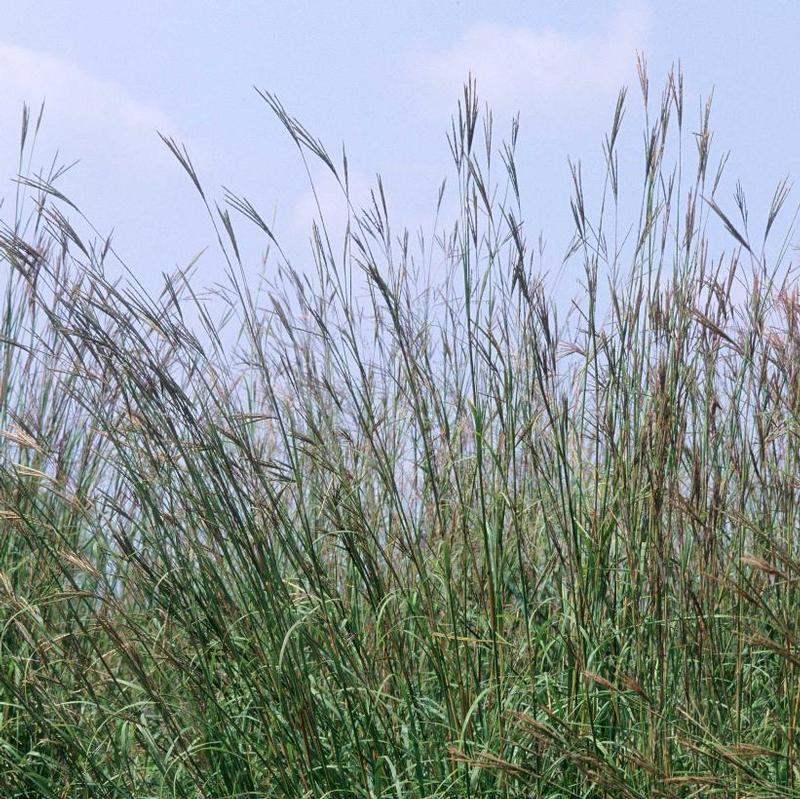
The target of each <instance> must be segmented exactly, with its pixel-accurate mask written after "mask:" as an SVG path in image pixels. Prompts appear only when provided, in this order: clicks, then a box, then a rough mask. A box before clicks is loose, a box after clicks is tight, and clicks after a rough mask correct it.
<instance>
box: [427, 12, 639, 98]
mask: <svg viewBox="0 0 800 799" xmlns="http://www.w3.org/2000/svg"><path fill="white" fill-rule="evenodd" d="M648 28H649V14H648V9H647V6H646V4H645V3H644V2H643V1H642V0H633V1H632V2H628V3H625V4H624V5H622V6H621V7H620V8H619V9H618V10H617V12H616V13H615V15H614V16H613V17H611V19H610V20H609V24H608V27H607V28H606V29H605V30H603V31H602V32H599V33H597V34H574V35H573V34H566V33H562V32H559V31H556V30H552V29H548V28H543V29H537V28H534V27H521V26H513V25H502V24H496V23H484V24H478V25H472V26H470V27H468V28H467V29H466V30H465V31H464V33H463V34H462V36H461V37H460V38H459V39H458V40H457V41H456V42H455V43H454V44H453V45H451V46H449V47H447V48H444V49H441V50H438V51H435V52H427V53H423V54H422V55H417V56H416V57H415V58H414V62H413V66H412V71H413V72H414V73H415V74H416V76H417V78H418V79H419V83H420V85H421V86H423V87H427V88H428V90H433V92H435V93H437V94H440V95H443V94H445V93H446V97H447V99H448V101H449V100H451V99H452V98H453V97H454V96H456V93H457V92H458V91H459V89H460V87H461V86H462V85H463V83H464V81H465V80H466V78H467V75H468V73H470V72H471V73H472V74H473V75H474V76H475V77H476V79H477V81H478V90H479V92H480V93H481V96H482V97H484V98H485V99H486V100H488V101H489V103H490V104H491V105H492V106H493V107H494V108H495V109H496V110H501V111H504V112H506V111H511V112H513V111H516V110H518V109H519V108H520V107H523V106H525V105H527V104H528V103H531V102H537V101H538V102H539V103H541V104H542V105H544V104H545V103H548V104H556V105H558V106H560V107H564V106H575V107H578V106H582V105H583V104H584V103H586V102H587V101H590V102H596V103H600V104H602V105H603V106H605V105H607V98H608V96H609V95H610V94H613V93H615V92H616V91H617V89H619V87H620V85H621V84H623V83H625V82H628V81H629V79H630V78H631V76H632V74H633V68H634V63H635V51H636V50H642V49H645V47H646V42H647V36H648Z"/></svg>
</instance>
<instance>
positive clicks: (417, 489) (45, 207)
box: [0, 65, 800, 799]
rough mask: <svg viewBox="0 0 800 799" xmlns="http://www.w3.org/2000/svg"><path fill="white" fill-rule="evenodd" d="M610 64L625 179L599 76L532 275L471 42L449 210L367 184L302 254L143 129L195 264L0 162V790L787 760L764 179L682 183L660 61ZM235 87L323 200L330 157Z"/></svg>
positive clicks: (233, 793) (703, 123) (779, 769)
mask: <svg viewBox="0 0 800 799" xmlns="http://www.w3.org/2000/svg"><path fill="white" fill-rule="evenodd" d="M640 80H641V91H642V96H643V101H644V107H645V109H646V133H645V138H644V142H645V160H644V175H643V178H642V182H641V185H640V189H639V191H640V199H641V204H640V210H639V215H638V219H636V218H634V219H629V218H627V217H625V216H624V213H623V204H622V201H621V196H620V191H621V190H620V185H621V181H620V173H619V167H618V164H619V159H618V147H619V146H620V145H619V142H620V139H619V134H620V129H621V126H622V120H623V116H624V112H625V107H626V102H627V98H626V95H625V93H624V92H623V93H622V94H621V95H620V98H619V103H618V105H617V107H616V109H615V113H614V117H613V123H612V128H611V131H610V133H609V135H608V137H607V139H606V141H605V145H604V155H605V159H604V163H605V165H604V170H605V176H606V178H605V182H604V184H603V190H602V195H601V196H600V197H599V198H596V199H595V200H594V201H592V200H590V199H589V198H588V196H587V193H586V192H585V191H584V188H583V185H582V177H581V170H580V168H579V167H577V166H575V168H574V169H573V177H574V192H573V203H572V212H573V216H574V223H575V237H574V241H573V244H572V246H571V248H570V253H569V257H568V260H567V263H566V267H565V268H566V270H571V271H568V273H569V274H579V275H580V278H581V281H582V285H583V287H584V288H583V290H582V293H580V295H579V296H577V297H576V298H575V300H574V302H573V303H572V305H571V306H569V307H563V303H561V304H560V303H559V301H558V298H559V296H561V295H563V292H562V291H559V292H557V294H556V295H553V294H552V293H551V292H549V291H548V289H547V288H546V282H545V281H544V280H543V279H542V277H541V276H540V275H538V274H537V272H536V269H535V264H536V262H537V258H538V253H537V251H536V249H535V248H532V247H531V246H530V245H529V243H528V241H527V240H526V233H525V227H524V225H523V223H522V220H523V219H524V211H523V210H522V209H521V207H520V202H519V192H518V179H517V170H516V166H515V146H516V139H517V126H516V124H515V125H514V126H513V128H512V131H511V135H510V138H509V139H508V140H507V141H506V142H505V143H501V144H500V145H499V146H497V145H496V142H494V141H493V139H492V127H491V120H490V117H489V116H488V114H487V115H482V114H481V113H479V103H478V98H477V94H476V91H475V86H474V84H473V83H471V82H470V83H469V84H468V85H467V86H466V87H465V91H464V96H463V99H462V101H461V102H460V104H459V108H458V113H457V115H456V117H455V119H454V123H453V127H452V131H451V133H450V137H449V140H450V146H451V149H452V155H453V160H454V166H455V171H454V175H455V179H456V186H457V196H458V198H459V209H460V210H459V214H458V219H457V221H456V222H455V224H453V225H452V226H449V227H442V229H437V230H436V231H435V235H434V236H433V237H432V238H431V239H430V240H428V241H420V242H419V246H416V245H412V241H411V238H410V237H409V236H408V235H407V234H401V235H400V236H396V235H395V234H394V233H393V232H392V227H391V224H390V219H389V215H388V212H387V203H386V200H385V198H384V195H383V189H382V187H376V189H375V193H374V195H373V198H372V204H371V205H370V206H369V207H367V208H364V209H359V208H355V207H351V209H350V216H349V225H348V228H347V230H346V231H343V232H342V231H329V230H327V229H326V227H325V225H324V224H320V225H319V226H316V227H315V228H314V231H313V236H312V241H311V245H312V246H311V250H310V256H311V258H312V259H313V260H311V261H310V262H309V263H310V264H312V266H311V267H310V268H303V269H301V268H300V267H299V266H293V265H291V264H289V263H287V261H286V259H285V258H283V256H282V254H281V250H280V247H279V244H278V241H277V240H276V238H275V236H274V234H273V232H272V230H271V228H270V227H269V226H268V225H267V224H266V223H265V222H264V220H263V219H262V217H261V216H260V215H259V214H258V212H257V210H256V209H255V208H254V207H253V206H252V205H251V204H250V203H249V202H248V201H247V200H246V199H244V198H241V197H237V196H234V195H232V194H228V195H227V196H226V203H225V204H224V205H223V206H219V205H217V204H216V203H215V202H214V200H213V199H212V198H211V196H210V194H209V193H208V192H207V191H206V190H205V189H204V188H203V186H202V183H201V181H200V179H199V177H198V175H197V173H196V172H195V168H194V166H193V164H192V162H191V161H190V160H189V156H188V154H187V153H186V152H185V151H184V150H183V149H182V148H180V147H179V146H178V145H177V144H176V143H175V142H172V141H170V140H167V145H168V146H169V147H170V148H171V149H172V150H173V153H174V154H175V156H176V157H177V158H178V159H179V161H180V163H181V164H182V165H183V167H184V168H185V169H186V171H187V172H188V173H189V175H190V177H191V179H192V182H193V184H194V189H195V190H196V192H197V194H198V195H199V201H200V202H202V203H204V204H205V206H206V208H207V209H208V213H209V217H210V220H211V222H212V223H213V224H214V226H215V229H216V230H217V233H218V237H219V243H220V253H221V257H224V258H225V259H226V262H227V284H226V286H225V287H224V288H220V289H219V291H218V293H217V294H216V295H215V296H214V297H212V298H211V299H209V298H207V297H205V296H204V295H201V294H198V293H197V292H196V291H195V289H194V288H193V287H192V285H191V281H189V280H188V279H187V278H186V277H185V275H183V274H182V273H177V274H175V275H173V276H171V277H169V278H167V279H166V280H165V284H164V290H163V292H162V294H161V295H160V296H159V297H154V296H148V294H147V293H146V292H144V291H143V290H142V289H141V288H140V287H138V286H137V284H136V283H135V281H134V280H132V279H130V278H129V279H127V280H124V281H122V280H116V281H115V280H112V279H111V278H109V277H108V274H109V273H110V271H111V270H110V269H109V268H107V267H106V262H109V263H110V259H111V258H112V257H113V247H111V245H110V243H109V242H103V241H102V240H98V239H94V238H92V237H91V235H90V234H86V235H84V234H83V233H82V232H81V231H82V230H84V229H88V227H87V224H86V222H85V220H82V218H81V217H80V215H79V214H78V212H77V209H75V208H74V206H72V205H71V204H70V203H69V201H68V200H67V198H65V197H63V196H62V195H61V194H60V192H59V190H58V189H57V187H56V183H57V177H58V175H57V174H54V173H51V174H49V175H39V176H33V175H31V174H30V173H29V174H28V176H27V177H25V178H23V179H22V180H21V181H20V189H19V196H18V202H17V207H18V209H19V211H18V214H17V218H16V221H15V222H14V223H13V224H12V225H10V226H9V227H7V228H6V229H5V230H4V232H3V234H2V240H1V241H0V251H1V252H2V257H3V259H4V262H5V265H6V266H5V272H6V284H5V285H6V294H5V299H4V305H3V311H2V327H3V331H2V337H1V338H0V369H1V371H0V416H2V419H0V422H1V424H0V428H2V442H1V443H0V516H1V517H2V518H0V525H1V526H0V622H1V624H0V786H2V790H0V794H1V795H2V796H3V797H52V799H56V798H58V799H61V798H62V797H137V799H140V798H141V797H205V798H206V799H212V798H214V799H217V798H218V797H309V798H310V797H315V799H322V798H323V797H326V798H327V797H331V799H332V798H333V797H365V799H366V797H387V799H389V797H392V798H393V799H406V798H410V797H419V798H421V797H437V798H440V799H443V798H444V797H495V796H496V797H531V796H539V797H604V796H614V797H653V796H662V797H690V796H726V797H727V796H736V797H745V796H752V797H756V796H758V797H777V796H782V797H789V796H800V787H798V781H800V760H799V759H798V752H797V748H798V743H800V739H799V738H798V711H799V710H800V690H798V689H799V688H800V683H798V677H799V676H800V638H799V637H798V636H799V635H800V631H799V630H798V609H799V608H800V605H799V604H798V598H799V597H798V587H797V581H798V577H800V526H799V524H798V498H799V497H798V491H799V490H800V426H799V425H800V293H798V290H797V287H796V284H795V283H794V281H793V279H792V277H791V269H790V266H791V265H790V263H789V250H790V247H789V244H790V238H789V237H788V236H787V237H786V238H785V239H784V240H782V241H781V240H776V238H775V237H776V236H777V235H778V234H777V232H776V231H777V230H778V229H779V228H783V229H787V225H786V223H785V222H780V223H778V224H775V220H776V218H777V217H778V214H779V211H780V209H781V206H782V205H783V204H784V201H785V199H786V196H787V188H786V186H785V185H782V186H780V187H779V188H778V190H777V191H776V193H775V197H774V200H773V203H772V207H771V208H770V209H769V210H768V214H767V223H766V225H764V227H765V230H753V224H752V223H751V221H750V220H749V217H748V211H747V206H746V203H745V201H744V197H743V195H742V193H741V192H737V195H736V198H735V200H736V205H737V206H738V214H739V216H738V217H735V216H734V213H732V212H729V211H725V210H723V206H724V205H725V203H724V202H723V201H722V200H719V201H718V199H717V195H716V191H717V187H718V185H719V183H720V173H719V172H717V171H715V167H714V166H713V165H712V164H713V162H712V158H711V153H710V143H711V139H712V135H711V130H710V123H709V115H708V109H707V108H706V109H705V111H704V113H703V114H702V115H701V119H700V121H699V123H695V122H694V121H693V122H692V123H691V124H690V125H689V126H688V127H687V123H686V122H685V120H684V115H685V109H684V96H683V82H682V78H681V76H680V75H674V74H673V75H670V76H669V79H668V81H667V85H666V88H665V90H664V93H663V95H662V96H661V98H660V100H659V99H658V98H654V97H651V96H650V95H651V91H650V86H649V81H648V78H647V74H646V70H645V68H644V65H640ZM262 97H263V99H264V101H265V102H266V103H267V104H268V106H269V108H270V109H271V110H272V112H274V114H275V115H276V116H277V118H278V119H279V120H280V121H281V122H282V123H283V125H284V126H285V128H286V131H287V133H288V135H289V136H291V137H292V139H293V140H294V141H295V143H296V144H297V146H298V148H299V150H300V153H301V156H302V159H303V160H305V161H307V162H311V161H315V160H316V161H320V162H321V163H322V165H323V166H324V167H325V168H326V169H329V170H330V171H331V172H332V173H333V174H334V175H335V177H336V179H337V180H338V181H339V183H340V185H341V187H342V192H343V196H344V197H345V200H346V201H347V202H349V184H348V175H347V165H346V162H345V163H343V164H342V165H341V166H340V165H338V164H336V163H335V162H334V159H333V158H331V157H330V156H329V155H328V153H327V152H326V151H325V149H324V148H323V146H322V145H321V144H320V143H319V142H318V141H316V140H315V139H314V138H313V137H312V136H311V135H310V134H309V133H308V132H307V131H306V130H305V129H304V128H303V127H302V126H301V125H300V124H299V123H298V122H297V121H296V120H294V119H293V118H291V117H290V116H289V115H288V114H287V112H286V111H285V110H284V108H283V107H282V106H281V105H280V103H279V102H278V101H277V100H276V98H274V97H273V96H272V95H269V94H266V93H264V94H263V95H262ZM29 122H30V120H29V119H28V117H27V115H26V118H25V124H24V126H23V137H22V142H21V147H20V152H21V163H22V159H23V155H24V154H25V153H27V151H28V149H29V148H30V146H31V140H32V130H33V128H32V126H31V125H30V124H29ZM687 151H688V154H687ZM498 173H499V174H500V175H501V178H500V179H498V178H497V177H496V175H497V174H498ZM591 204H594V205H596V206H597V207H598V209H599V210H598V211H597V212H596V213H595V214H592V212H591V211H590V205H591ZM445 217H446V213H444V211H443V212H442V218H443V219H444V218H445ZM242 224H252V225H255V227H256V229H257V230H259V231H260V233H261V234H262V235H263V237H264V242H265V245H269V247H270V248H271V255H270V259H269V260H268V262H267V274H268V278H267V279H266V281H265V283H263V284H260V285H256V281H255V280H254V275H253V274H252V273H251V266H250V263H249V261H248V259H247V258H246V256H245V255H244V252H243V249H244V248H243V247H242V246H240V238H239V237H237V235H238V234H237V229H238V227H239V226H240V225H242ZM720 232H723V233H724V234H725V236H726V238H725V239H724V241H722V240H721V237H720ZM336 235H339V236H340V237H343V243H344V246H343V247H341V248H340V247H339V246H338V245H337V246H334V245H333V244H332V241H334V240H336Z"/></svg>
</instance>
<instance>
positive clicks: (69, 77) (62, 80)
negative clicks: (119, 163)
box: [0, 42, 174, 133]
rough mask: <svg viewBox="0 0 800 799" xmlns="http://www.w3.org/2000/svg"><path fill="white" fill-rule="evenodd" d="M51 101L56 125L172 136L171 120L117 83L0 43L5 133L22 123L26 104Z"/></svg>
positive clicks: (1, 109) (1, 110) (0, 107)
mask: <svg viewBox="0 0 800 799" xmlns="http://www.w3.org/2000/svg"><path fill="white" fill-rule="evenodd" d="M42 100H45V101H46V112H47V118H48V119H49V120H50V122H51V124H53V125H57V126H65V127H69V128H82V129H84V130H85V131H87V133H91V131H92V129H93V128H94V129H96V130H100V131H101V132H105V130H106V129H108V128H110V127H114V128H120V129H123V130H128V131H131V132H136V133H146V132H155V130H156V129H164V130H167V131H169V130H170V129H171V128H173V127H174V126H173V123H172V121H171V120H170V118H169V117H168V116H167V115H166V114H164V113H162V112H161V111H159V110H158V109H157V108H154V107H152V106H149V105H147V104H145V103H142V102H139V101H137V100H134V99H133V98H131V97H130V96H128V95H127V93H126V92H125V90H124V89H123V88H122V87H121V86H120V85H119V84H117V83H115V82H113V81H109V80H103V79H100V78H97V77H95V76H94V75H91V74H89V73H88V72H86V71H84V70H83V69H81V68H80V67H77V66H75V65H74V64H71V63H69V62H68V61H64V60H62V59H59V58H56V57H54V56H51V55H49V54H47V53H41V52H37V51H35V50H29V49H26V48H23V47H17V46H16V45H12V44H7V43H2V42H0V119H1V120H2V122H3V127H4V129H5V128H7V124H8V122H9V121H10V119H9V118H11V119H13V120H14V121H15V122H17V123H18V122H19V118H20V110H21V106H22V103H23V102H27V103H29V104H30V105H32V106H34V108H36V107H38V105H39V103H41V101H42Z"/></svg>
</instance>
